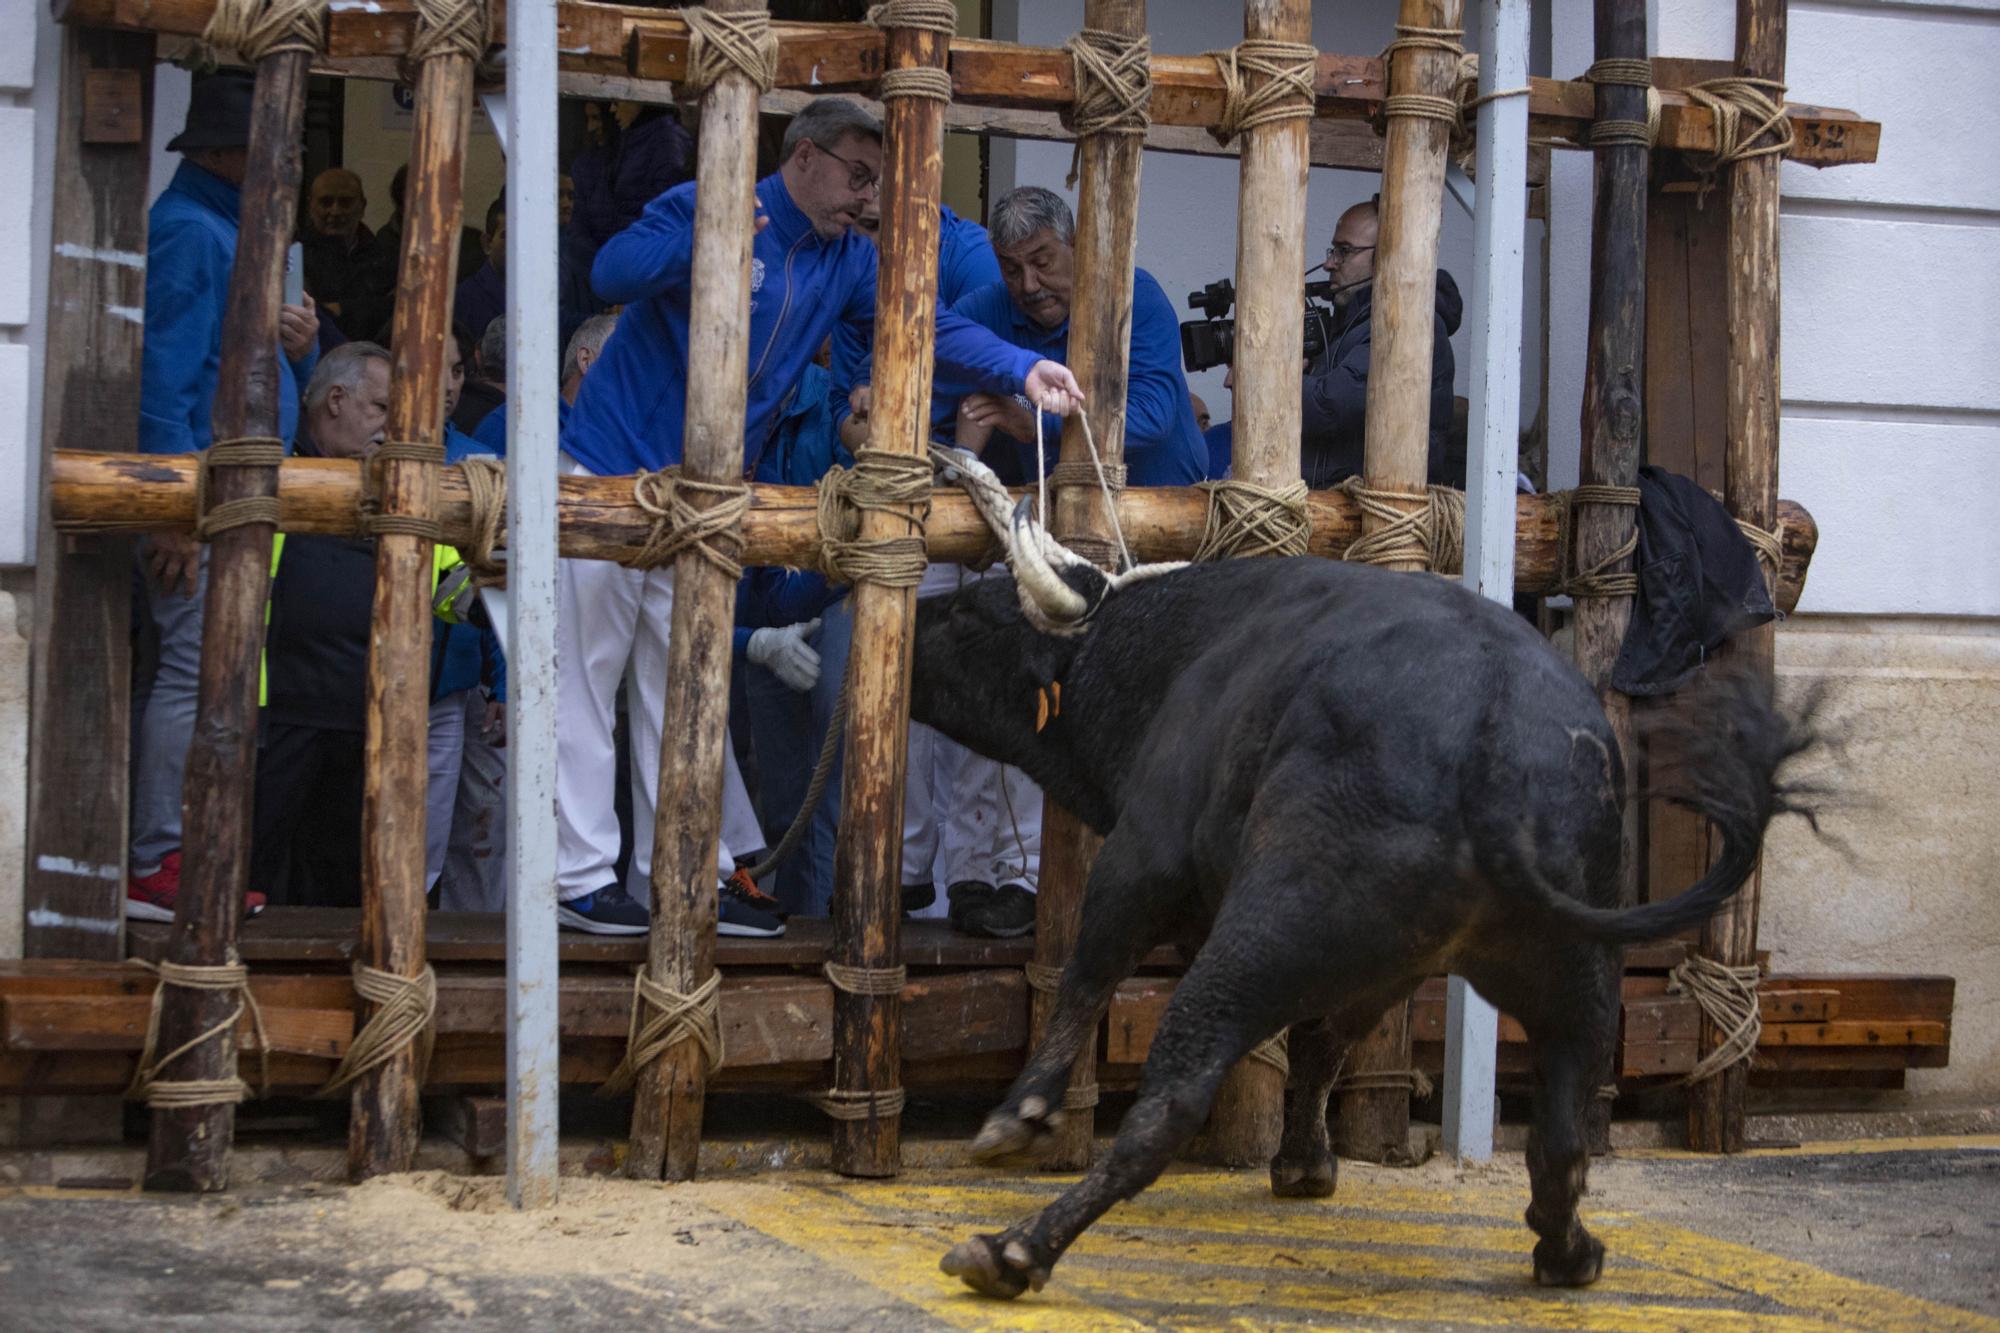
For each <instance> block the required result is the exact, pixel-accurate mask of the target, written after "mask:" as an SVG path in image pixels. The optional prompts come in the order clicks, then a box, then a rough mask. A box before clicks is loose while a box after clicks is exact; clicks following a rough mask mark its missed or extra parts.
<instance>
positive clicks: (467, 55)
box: [403, 0, 490, 85]
mask: <svg viewBox="0 0 2000 1333" xmlns="http://www.w3.org/2000/svg"><path fill="white" fill-rule="evenodd" d="M416 5H417V33H416V36H414V37H412V38H411V39H410V50H409V53H408V54H407V55H405V56H404V57H403V77H404V81H405V82H407V83H410V84H412V85H414V84H415V83H416V69H417V66H419V65H421V64H423V63H424V62H425V61H427V60H436V59H439V58H440V57H444V56H461V57H463V58H464V59H466V60H470V61H472V62H473V63H474V64H478V63H479V60H480V59H481V57H483V56H484V55H485V54H486V44H487V31H488V25H489V23H490V18H489V16H488V14H487V12H486V6H485V5H484V4H483V3H481V2H480V0H416Z"/></svg>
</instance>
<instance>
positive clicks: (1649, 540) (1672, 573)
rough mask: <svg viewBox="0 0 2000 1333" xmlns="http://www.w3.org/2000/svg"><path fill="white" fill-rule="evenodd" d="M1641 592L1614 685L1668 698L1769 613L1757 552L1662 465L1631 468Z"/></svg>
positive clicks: (1706, 499)
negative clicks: (1727, 642) (1720, 649)
mask: <svg viewBox="0 0 2000 1333" xmlns="http://www.w3.org/2000/svg"><path fill="white" fill-rule="evenodd" d="M1637 568H1638V571H1639V595H1638V596H1637V597H1635V598H1633V599H1632V623H1631V625H1630V626H1628V627H1627V628H1626V630H1625V641H1624V643H1622V644H1620V645H1619V649H1618V661H1617V662H1616V663H1615V664H1614V665H1613V666H1612V668H1611V685H1612V688H1614V689H1618V690H1623V691H1624V692H1625V693H1626V694H1639V695H1653V694H1670V693H1672V692H1673V691H1674V690H1677V689H1679V688H1680V687H1681V686H1682V685H1684V684H1686V683H1687V680H1688V678H1689V677H1690V676H1692V675H1694V673H1695V672H1696V671H1697V670H1698V669H1699V668H1700V667H1701V664H1702V663H1703V662H1704V661H1705V660H1706V659H1707V657H1708V655H1709V654H1710V653H1712V652H1714V651H1715V649H1716V648H1717V647H1719V646H1720V645H1721V643H1722V641H1723V640H1724V639H1727V638H1728V637H1729V636H1730V635H1732V634H1736V633H1739V632H1741V631H1743V630H1746V629H1749V628H1751V627H1752V626H1755V625H1762V624H1764V623H1765V622H1767V621H1770V620H1775V619H1776V618H1777V614H1778V613H1777V609H1776V608H1775V607H1773V606H1772V605H1771V594H1770V590H1769V589H1768V588H1767V587H1766V586H1765V583H1764V569H1763V566H1761V565H1759V564H1758V563H1757V552H1756V551H1755V550H1754V549H1753V548H1752V547H1751V545H1750V543H1749V541H1748V540H1747V539H1746V538H1745V537H1744V536H1743V533H1742V532H1741V531H1740V530H1739V529H1738V528H1737V526H1736V520H1735V519H1733V518H1731V517H1730V516H1729V511H1728V510H1726V509H1724V508H1723V507H1722V505H1721V504H1720V503H1718V502H1717V501H1716V499H1715V497H1714V496H1712V495H1710V494H1709V493H1708V492H1707V491H1705V490H1703V489H1702V488H1701V487H1700V486H1698V485H1696V484H1695V483H1694V482H1693V481H1692V480H1690V479H1689V478H1687V477H1682V476H1678V475H1676V474H1674V473H1672V472H1668V471H1666V470H1665V469H1663V468H1657V467H1642V468H1640V469H1639V554H1638V560H1637Z"/></svg>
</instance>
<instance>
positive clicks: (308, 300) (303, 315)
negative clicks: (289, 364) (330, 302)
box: [278, 296, 319, 361]
mask: <svg viewBox="0 0 2000 1333" xmlns="http://www.w3.org/2000/svg"><path fill="white" fill-rule="evenodd" d="M304 300H305V304H304V305H281V306H279V307H278V345H279V346H281V347H283V348H284V349H285V358H286V359H287V360H290V361H297V360H300V359H301V358H303V357H304V356H305V354H306V353H307V352H310V351H311V350H312V345H313V343H314V342H316V341H318V339H319V315H318V314H317V313H316V308H315V307H314V305H313V299H312V297H310V296H307V297H305V298H304Z"/></svg>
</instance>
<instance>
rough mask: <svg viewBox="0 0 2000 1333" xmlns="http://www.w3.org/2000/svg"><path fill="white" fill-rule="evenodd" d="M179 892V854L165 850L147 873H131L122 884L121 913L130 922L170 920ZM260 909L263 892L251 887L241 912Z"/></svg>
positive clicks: (246, 913) (256, 911)
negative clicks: (158, 863)
mask: <svg viewBox="0 0 2000 1333" xmlns="http://www.w3.org/2000/svg"><path fill="white" fill-rule="evenodd" d="M180 894H181V854H180V852H178V851H172V852H168V853H167V854H166V855H165V856H163V857H161V858H160V868H159V869H158V870H155V871H154V872H153V873H152V874H150V875H134V876H132V878H131V879H130V880H128V881H127V882H126V886H125V915H126V916H127V917H129V918H130V919H131V920H134V921H172V920H173V919H174V903H175V902H176V901H177V900H178V899H179V898H180ZM263 910H264V895H263V894H261V893H258V892H257V891H255V890H254V889H253V890H251V891H250V892H248V893H245V894H244V895H243V915H244V916H246V917H249V916H256V915H257V914H258V913H259V912H261V911H263Z"/></svg>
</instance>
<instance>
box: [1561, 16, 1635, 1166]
mask: <svg viewBox="0 0 2000 1333" xmlns="http://www.w3.org/2000/svg"><path fill="white" fill-rule="evenodd" d="M1596 37H1597V58H1598V59H1599V60H1643V59H1644V58H1645V56H1646V6H1645V0H1596ZM1597 118H1598V121H1599V122H1600V124H1603V123H1608V122H1623V123H1624V124H1625V125H1626V126H1627V127H1630V126H1635V125H1643V124H1644V123H1645V120H1646V89H1645V88H1643V87H1635V86H1632V85H1631V84H1623V83H1612V82H1599V83H1598V85H1597ZM1596 152H1597V173H1596V192H1595V199H1594V201H1593V204H1592V212H1591V246H1590V352H1589V359H1588V361H1587V363H1586V365H1585V368H1584V378H1583V409H1582V413H1583V419H1582V430H1581V440H1582V457H1581V461H1580V463H1579V473H1578V475H1579V476H1580V478H1581V479H1582V481H1583V483H1584V484H1585V485H1586V486H1616V487H1632V486H1636V485H1638V484H1639V443H1640V440H1641V438H1642V437H1643V434H1644V426H1645V400H1644V398H1643V397H1642V391H1643V389H1644V386H1645V382H1646V184H1647V180H1648V178H1649V176H1650V175H1651V170H1652V152H1651V150H1650V149H1649V148H1648V146H1647V145H1646V144H1645V143H1644V142H1631V141H1624V142H1609V143H1601V144H1599V145H1598V147H1597V150H1596ZM1571 521H1572V524H1573V530H1574V532H1575V533H1576V538H1575V540H1576V566H1577V570H1579V571H1580V570H1596V569H1598V567H1599V566H1600V565H1601V566H1602V567H1603V568H1602V570H1601V571H1600V573H1601V574H1602V575H1614V574H1624V573H1629V572H1631V571H1632V570H1634V569H1636V568H1638V563H1639V561H1638V552H1637V549H1636V547H1635V548H1634V549H1633V551H1632V552H1631V553H1630V554H1628V555H1625V556H1623V557H1620V556H1619V555H1618V553H1619V552H1620V551H1621V550H1624V549H1625V547H1626V546H1627V544H1629V543H1633V542H1635V541H1636V539H1637V536H1638V527H1639V511H1638V510H1637V509H1636V508H1630V507H1626V506H1623V505H1604V504H1580V505H1577V506H1576V508H1575V513H1574V516H1573V518H1572V520H1571ZM1631 620H1632V597H1631V595H1630V594H1620V595H1617V596H1591V595H1587V594H1585V595H1579V596H1577V598H1576V633H1575V644H1574V652H1575V658H1576V665H1577V670H1579V671H1581V672H1582V673H1583V676H1584V679H1586V680H1588V681H1589V682H1590V684H1591V688H1593V689H1595V690H1596V691H1597V699H1598V702H1599V703H1600V704H1601V705H1603V708H1604V716H1605V718H1606V719H1607V720H1608V721H1609V722H1610V723H1611V733H1612V735H1613V736H1614V737H1616V739H1617V742H1618V764H1619V771H1618V773H1617V774H1615V775H1611V776H1615V779H1616V781H1617V783H1618V785H1619V787H1620V789H1621V790H1623V791H1624V792H1625V793H1626V801H1625V815H1624V819H1623V822H1622V824H1621V826H1620V831H1619V843H1620V845H1621V847H1622V853H1621V855H1620V856H1619V858H1618V902H1619V904H1620V905H1621V906H1625V907H1631V906H1634V905H1636V904H1637V903H1638V901H1639V805H1640V803H1639V801H1638V800H1637V799H1636V798H1635V797H1634V793H1635V792H1636V791H1637V789H1638V773H1639V747H1638V742H1637V740H1636V739H1635V737H1634V735H1633V731H1632V700H1631V699H1630V698H1629V697H1628V696H1627V695H1625V694H1624V693H1623V692H1622V691H1619V690H1616V689H1613V688H1612V685H1611V668H1612V666H1613V664H1614V663H1616V662H1617V660H1618V650H1619V648H1620V647H1622V646H1623V644H1624V642H1625V628H1626V626H1627V625H1629V624H1630V623H1631ZM1598 1079H1599V1083H1600V1085H1602V1086H1616V1084H1617V1081H1618V1057H1617V1054H1616V1052H1613V1053H1612V1054H1611V1063H1610V1065H1609V1067H1608V1068H1606V1069H1603V1070H1601V1071H1599V1075H1598ZM1585 1125H1586V1129H1585V1134H1586V1137H1587V1138H1588V1140H1589V1147H1590V1151H1592V1152H1594V1153H1607V1152H1610V1151H1611V1103H1610V1102H1609V1101H1606V1100H1605V1099H1604V1098H1601V1097H1593V1098H1592V1100H1591V1102H1590V1109H1589V1111H1588V1113H1587V1114H1586V1116H1585Z"/></svg>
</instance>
